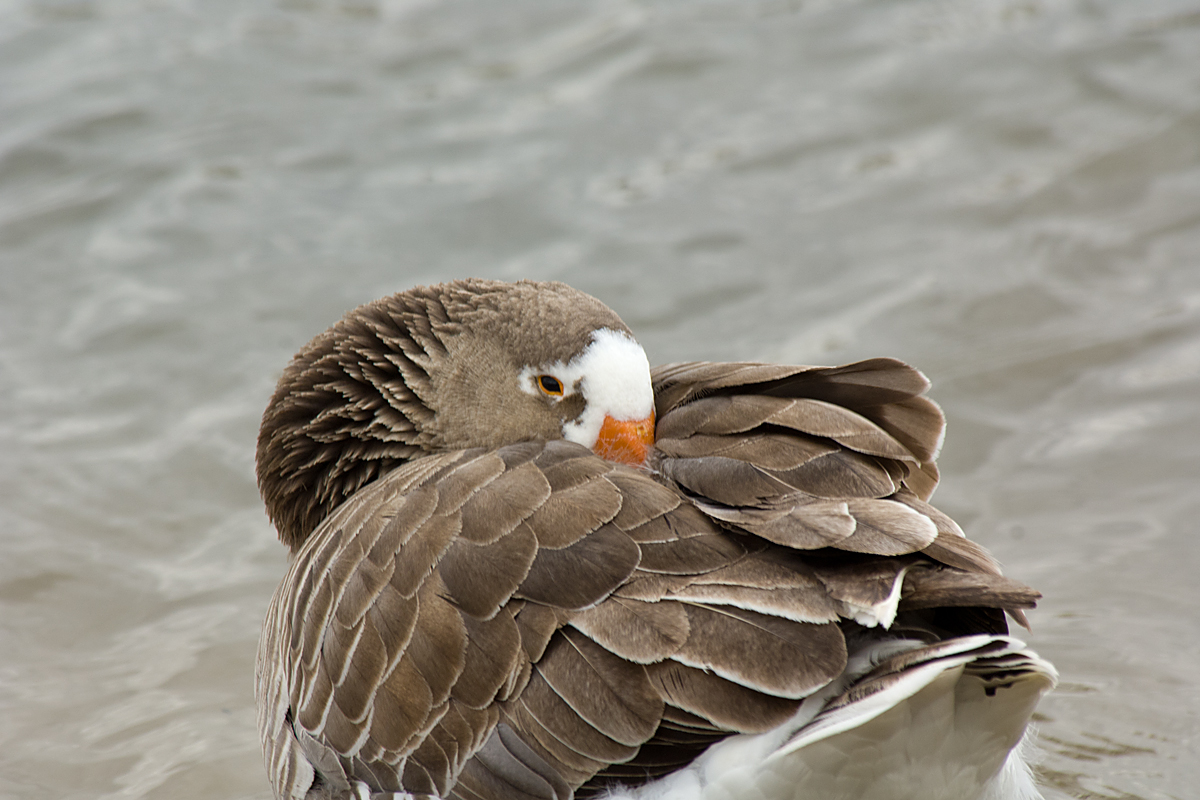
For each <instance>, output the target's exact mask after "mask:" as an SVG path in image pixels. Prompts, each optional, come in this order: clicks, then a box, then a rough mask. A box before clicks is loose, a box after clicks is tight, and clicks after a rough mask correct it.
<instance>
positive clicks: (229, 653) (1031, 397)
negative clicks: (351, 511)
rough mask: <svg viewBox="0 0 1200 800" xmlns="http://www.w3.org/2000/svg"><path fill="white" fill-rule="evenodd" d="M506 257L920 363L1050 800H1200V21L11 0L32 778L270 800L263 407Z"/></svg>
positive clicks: (757, 349)
mask: <svg viewBox="0 0 1200 800" xmlns="http://www.w3.org/2000/svg"><path fill="white" fill-rule="evenodd" d="M467 275H479V276H485V277H494V278H505V279H515V278H521V277H528V278H537V279H559V280H564V281H567V282H569V283H571V284H573V285H575V286H577V287H579V288H581V289H584V290H586V291H588V292H591V293H593V294H595V295H597V296H599V297H600V298H601V299H603V300H604V301H606V302H607V303H608V304H609V305H611V306H612V307H613V308H615V309H616V310H617V311H618V312H619V313H621V314H622V315H623V316H624V318H625V320H626V321H627V322H628V323H629V324H630V325H631V326H632V327H633V329H634V330H635V331H636V332H637V333H638V334H639V336H640V339H641V341H642V342H643V344H645V346H646V349H647V350H648V352H649V353H650V356H651V361H652V362H656V363H659V362H665V361H671V360H681V359H722V360H732V359H764V360H776V361H787V362H797V363H819V364H832V363H843V362H847V361H852V360H856V359H860V358H865V357H870V356H876V355H892V356H897V357H900V358H903V359H905V360H907V361H909V362H911V363H913V364H915V365H917V366H919V367H920V368H922V369H923V370H924V371H925V372H926V373H927V374H928V375H929V376H930V377H931V379H932V380H933V382H934V391H933V396H934V397H935V399H937V400H938V401H939V402H940V403H941V404H942V406H943V408H944V409H945V411H946V414H947V417H948V419H949V435H948V438H947V441H946V445H945V449H944V451H943V456H942V460H941V464H942V473H943V477H944V481H943V484H942V487H941V488H940V489H939V491H938V494H937V495H936V496H935V502H937V503H938V504H939V506H940V507H942V508H943V509H945V510H946V511H948V512H950V513H951V514H952V515H954V516H955V517H956V518H957V519H958V520H960V521H961V522H962V524H963V526H964V527H965V528H966V530H967V532H968V534H969V535H970V536H972V537H973V538H975V539H977V540H979V541H981V542H983V543H984V544H985V545H987V546H988V547H989V548H990V549H991V550H992V551H993V552H994V553H995V554H996V555H997V556H998V557H999V558H1000V559H1001V560H1002V561H1003V562H1004V563H1005V565H1006V568H1007V571H1008V573H1009V574H1010V575H1013V576H1014V577H1017V578H1019V579H1021V580H1024V581H1026V582H1028V583H1031V584H1032V585H1034V586H1036V587H1038V588H1039V589H1041V590H1042V591H1043V592H1044V593H1045V599H1044V601H1043V603H1042V605H1041V606H1040V608H1039V609H1038V610H1037V611H1036V612H1035V613H1034V614H1033V623H1034V628H1033V632H1032V633H1031V634H1029V636H1028V637H1027V638H1029V640H1030V641H1031V642H1032V643H1033V644H1034V646H1035V647H1036V648H1037V649H1038V650H1039V651H1040V652H1041V653H1042V654H1043V655H1045V656H1047V657H1049V658H1050V659H1052V660H1053V661H1054V662H1055V663H1056V664H1057V665H1058V667H1059V669H1060V670H1061V672H1062V678H1063V680H1062V685H1061V687H1060V688H1059V689H1058V691H1057V692H1056V693H1055V694H1054V695H1053V696H1052V697H1051V698H1050V699H1049V700H1048V701H1047V702H1046V703H1045V704H1044V705H1043V707H1042V710H1041V714H1040V716H1039V719H1040V729H1041V734H1042V737H1041V742H1042V748H1043V750H1044V753H1043V760H1042V766H1041V772H1042V775H1043V777H1044V779H1045V780H1046V782H1047V784H1048V785H1049V786H1050V787H1051V795H1052V796H1053V797H1054V798H1067V797H1069V798H1100V799H1102V800H1166V799H1167V798H1174V800H1184V799H1185V798H1194V797H1196V796H1197V794H1196V791H1197V789H1196V787H1197V786H1200V743H1198V739H1197V736H1198V733H1200V688H1198V687H1200V682H1198V679H1197V664H1198V663H1200V611H1198V608H1200V580H1198V579H1197V574H1198V572H1200V558H1198V556H1200V537H1198V534H1200V522H1198V521H1197V520H1198V519H1200V4H1198V3H1197V2H1195V1H1194V0H1192V1H1191V2H1183V1H1182V0H1139V2H1136V3H1134V2H1121V0H805V1H803V2H788V1H787V0H713V1H712V2H686V3H683V2H662V3H654V2H625V1H624V0H612V1H611V2H609V1H608V0H587V2H583V1H582V0H581V1H580V2H572V3H560V2H554V0H538V1H537V2H517V0H507V1H506V2H504V3H494V2H482V1H479V2H468V1H467V0H445V1H444V2H416V1H414V2H407V1H406V0H239V1H238V2H234V1H233V0H0V797H4V798H35V797H36V798H49V797H53V798H71V799H73V798H211V799H213V800H217V799H219V798H235V797H250V798H267V797H269V790H268V786H267V781H266V776H265V771H264V768H263V766H262V763H261V758H260V753H259V745H258V741H257V735H256V733H255V728H254V710H253V696H252V689H251V680H252V674H253V664H254V653H255V647H256V642H257V637H258V629H259V623H260V620H261V617H262V614H263V613H264V610H265V606H266V603H267V600H268V598H269V596H270V594H271V592H272V590H273V589H274V586H275V584H276V582H277V581H278V580H279V578H280V577H281V576H282V574H283V571H284V565H285V558H284V550H283V548H282V546H280V545H279V544H278V543H277V542H276V541H275V536H274V532H273V530H272V529H271V528H270V526H269V525H268V523H267V520H266V517H265V515H264V513H263V511H262V508H261V504H260V501H259V499H258V495H257V491H256V489H255V485H254V478H253V456H254V441H255V435H256V430H257V426H258V420H259V416H260V414H261V412H262V409H263V407H264V405H265V403H266V400H267V398H268V396H269V395H270V392H271V390H272V388H273V385H274V382H275V380H276V379H277V377H278V375H279V373H280V371H281V370H282V368H283V366H284V365H285V363H286V362H287V360H288V358H289V357H290V356H291V354H292V353H293V352H295V350H296V349H298V348H299V347H300V346H301V345H302V344H304V343H305V342H306V341H307V340H308V339H309V338H310V337H311V336H313V335H315V334H316V333H318V332H319V331H321V330H322V329H324V328H325V327H326V326H327V325H329V324H330V323H332V322H333V321H334V320H335V319H337V318H338V317H339V316H340V315H341V314H342V313H343V312H344V311H345V310H347V309H348V308H350V307H352V306H354V305H357V304H359V303H361V302H365V301H367V300H370V299H373V298H375V297H377V296H380V295H383V294H386V293H390V292H393V291H396V290H399V289H403V288H406V287H409V286H411V285H414V284H418V283H429V282H436V281H441V280H445V279H449V278H452V277H461V276H467Z"/></svg>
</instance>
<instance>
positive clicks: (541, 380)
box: [537, 375, 563, 397]
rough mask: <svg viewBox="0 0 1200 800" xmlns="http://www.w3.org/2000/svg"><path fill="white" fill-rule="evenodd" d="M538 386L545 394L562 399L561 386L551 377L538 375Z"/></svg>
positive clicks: (556, 379)
mask: <svg viewBox="0 0 1200 800" xmlns="http://www.w3.org/2000/svg"><path fill="white" fill-rule="evenodd" d="M537 381H538V386H539V387H540V388H541V390H542V391H543V392H545V393H546V394H550V395H554V396H555V397H562V393H563V385H562V383H560V382H559V380H558V378H556V377H554V376H553V375H538V379H537Z"/></svg>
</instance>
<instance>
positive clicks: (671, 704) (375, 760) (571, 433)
mask: <svg viewBox="0 0 1200 800" xmlns="http://www.w3.org/2000/svg"><path fill="white" fill-rule="evenodd" d="M928 385H929V384H928V382H927V381H926V379H925V377H924V376H923V375H922V374H921V373H919V372H917V371H916V370H914V369H913V368H911V367H909V366H908V365H906V364H904V363H902V362H899V361H896V360H892V359H886V358H878V359H871V360H869V361H862V362H859V363H855V364H849V365H846V366H841V367H795V366H778V365H771V364H756V363H740V364H719V363H701V362H696V363H684V364H669V365H666V366H662V367H658V368H655V369H653V370H652V369H650V366H649V363H648V361H647V359H646V355H645V353H644V351H643V350H642V348H641V347H640V346H639V345H638V344H637V342H636V341H635V340H634V338H633V335H632V333H631V332H630V330H629V328H627V327H626V326H625V324H624V323H623V322H621V320H620V319H619V318H618V317H617V315H616V314H615V313H613V312H612V311H611V310H609V309H608V308H607V307H606V306H604V305H603V304H602V303H600V302H599V301H598V300H596V299H594V298H592V297H590V296H588V295H586V294H583V293H582V292H579V291H576V290H574V289H572V288H570V287H568V286H566V285H564V284H561V283H535V282H526V281H523V282H518V283H502V282H495V281H484V280H464V281H455V282H452V283H447V284H443V285H439V286H430V287H418V288H415V289H411V290H409V291H406V292H401V293H399V294H395V295H392V296H390V297H386V298H383V299H381V300H378V301H375V302H372V303H368V304H366V305H364V306H361V307H359V308H357V309H354V310H353V311H351V312H349V313H348V314H347V315H346V316H345V317H344V318H343V319H342V320H341V321H339V322H337V323H336V324H335V325H334V326H333V327H331V328H330V329H329V330H327V331H326V332H324V333H322V334H321V335H319V336H317V337H316V338H315V339H313V340H312V341H311V342H310V343H309V344H308V345H307V346H305V347H304V348H303V349H302V350H301V351H300V352H299V353H298V354H297V355H296V356H295V358H294V359H293V360H292V362H291V364H290V365H289V366H288V367H287V368H286V369H285V371H284V373H283V376H282V378H281V379H280V381H279V385H278V387H277V388H276V390H275V393H274V396H273V397H272V398H271V401H270V404H269V406H268V408H267V410H266V412H265V413H264V415H263V421H262V428H261V431H260V434H259V439H258V452H257V476H258V483H259V488H260V490H261V492H262V496H263V498H264V501H265V503H266V507H267V511H268V513H269V516H270V518H271V520H272V521H273V523H274V524H275V526H276V528H277V530H278V532H279V536H280V538H281V540H282V541H283V542H284V543H285V544H286V545H287V546H288V547H289V548H290V550H291V561H290V568H289V569H288V572H287V574H286V576H285V577H284V579H283V582H282V583H281V584H280V585H279V588H278V590H277V591H276V592H275V595H274V597H273V598H272V601H271V604H270V608H269V611H268V613H267V617H266V622H265V624H264V627H263V633H262V639H261V642H260V646H259V654H258V666H257V670H256V680H255V694H256V698H257V705H258V724H259V730H260V733H261V736H262V741H263V747H264V752H265V758H266V763H267V767H268V773H269V776H270V780H271V783H272V786H273V788H274V792H275V796H276V797H277V798H289V799H290V800H301V799H302V798H305V799H307V800H316V798H363V799H365V798H406V799H407V798H440V799H441V800H571V798H576V800H583V799H584V798H599V797H610V798H641V799H643V800H650V799H651V798H656V799H657V800H668V799H669V800H684V799H685V798H686V799H687V800H698V799H700V798H703V799H705V800H733V798H745V799H747V800H851V799H853V800H979V799H982V798H986V799H987V800H1001V799H1003V800H1013V799H1015V798H1035V797H1039V795H1038V794H1037V790H1036V788H1035V787H1034V785H1033V782H1032V780H1031V778H1030V776H1029V771H1028V769H1027V768H1025V767H1024V766H1023V763H1022V761H1021V758H1020V753H1019V751H1020V748H1019V747H1018V744H1019V743H1020V742H1021V740H1022V738H1023V736H1024V734H1025V731H1026V727H1027V724H1028V720H1029V718H1030V715H1031V714H1032V712H1033V709H1034V706H1035V705H1036V703H1037V701H1038V699H1039V698H1040V697H1041V695H1042V694H1043V693H1044V692H1045V691H1047V690H1048V689H1049V688H1050V687H1051V686H1052V685H1053V684H1054V682H1055V673H1054V669H1053V667H1051V666H1050V665H1049V664H1048V663H1046V662H1045V661H1043V660H1041V659H1040V658H1038V656H1037V655H1036V654H1034V653H1033V652H1031V651H1030V650H1028V649H1026V648H1025V645H1024V644H1023V643H1022V642H1020V641H1018V640H1016V639H1014V638H1012V637H1010V636H1009V631H1008V624H1007V621H1006V616H1005V615H1006V614H1007V615H1008V616H1009V617H1011V618H1012V619H1014V620H1015V621H1016V622H1018V623H1021V624H1024V623H1025V618H1024V615H1023V612H1022V609H1026V608H1030V607H1032V606H1033V605H1034V603H1035V601H1036V600H1037V598H1038V597H1039V595H1038V594H1037V593H1036V592H1035V591H1033V590H1032V589H1030V588H1028V587H1026V586H1024V585H1023V584H1020V583H1018V582H1016V581H1014V580H1011V579H1009V578H1006V577H1003V576H1002V575H1001V572H1000V569H999V568H998V566H997V564H996V562H995V561H994V560H993V559H992V558H991V557H990V556H989V555H988V553H987V552H986V551H984V550H983V548H981V547H980V546H979V545H977V544H974V543H973V542H971V541H970V540H968V539H967V538H966V537H965V536H964V535H963V532H962V531H961V530H960V528H959V526H958V525H956V524H955V523H954V522H953V521H952V520H951V519H950V518H949V517H947V516H946V515H945V514H943V513H941V512H939V511H938V510H936V509H935V508H934V507H932V506H931V505H929V504H928V503H927V500H928V499H929V496H930V494H931V493H932V492H933V489H934V487H935V486H936V484H937V480H938V472H937V469H936V467H935V465H934V460H935V458H936V456H937V452H938V449H939V447H940V445H941V439H942V429H943V424H944V421H943V416H942V413H941V411H940V409H939V408H938V407H937V405H935V404H934V403H933V402H932V401H930V400H929V399H927V398H926V397H924V393H925V391H926V389H927V388H928Z"/></svg>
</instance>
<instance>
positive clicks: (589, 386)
mask: <svg viewBox="0 0 1200 800" xmlns="http://www.w3.org/2000/svg"><path fill="white" fill-rule="evenodd" d="M539 375H553V376H554V377H555V378H557V379H558V380H559V382H560V383H561V384H562V385H563V396H564V397H570V396H571V395H573V394H575V393H576V391H579V392H582V393H583V396H584V397H585V398H586V400H587V402H586V404H585V405H584V407H583V413H582V414H581V415H580V416H579V418H578V419H576V420H575V421H573V422H568V423H566V424H564V425H563V438H564V439H567V440H568V441H571V442H576V443H578V444H581V445H583V446H584V447H587V448H591V447H594V446H595V444H596V439H597V438H599V436H600V427H601V426H602V425H603V424H604V417H605V416H610V417H612V418H613V419H615V420H617V421H618V422H624V421H627V420H640V419H645V418H646V417H648V416H650V413H651V412H652V411H653V410H654V390H653V389H652V388H651V387H650V361H649V360H648V359H647V358H646V351H645V350H643V349H642V346H641V345H640V344H638V343H637V342H635V341H634V340H633V339H631V338H630V337H629V336H628V335H627V334H624V333H620V332H619V331H614V330H611V329H609V328H601V329H600V330H598V331H596V332H595V333H593V334H592V341H591V344H589V345H588V346H587V347H586V348H584V350H583V352H582V353H580V354H579V355H577V356H575V358H573V359H571V360H570V361H568V362H566V363H563V362H561V361H556V362H555V363H553V364H543V365H541V366H538V367H526V368H525V369H523V370H521V374H520V376H519V384H520V386H521V388H522V390H524V391H526V392H528V393H530V394H538V393H539V390H538V388H537V386H536V381H537V376H539ZM577 383H578V385H579V387H578V389H576V384H577Z"/></svg>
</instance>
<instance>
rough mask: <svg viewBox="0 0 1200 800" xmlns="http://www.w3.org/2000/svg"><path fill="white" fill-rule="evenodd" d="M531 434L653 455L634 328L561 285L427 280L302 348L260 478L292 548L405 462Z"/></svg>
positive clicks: (284, 383) (275, 404) (266, 439)
mask: <svg viewBox="0 0 1200 800" xmlns="http://www.w3.org/2000/svg"><path fill="white" fill-rule="evenodd" d="M532 439H567V440H569V441H572V442H575V443H577V444H580V445H582V446H584V447H587V448H590V449H592V450H594V451H595V452H596V453H597V454H599V455H602V456H604V457H606V458H609V459H611V460H615V461H621V462H624V463H627V464H631V465H641V464H643V463H644V461H645V459H646V456H647V451H648V448H649V446H650V445H651V444H653V441H654V394H653V390H652V389H651V384H650V365H649V362H648V360H647V358H646V354H645V351H644V350H643V349H642V347H641V346H640V345H639V344H638V343H637V342H636V341H635V340H634V338H633V334H632V333H631V332H630V330H629V328H628V327H626V325H625V323H623V322H622V321H621V319H620V318H619V317H618V316H617V315H616V314H615V313H614V312H613V311H612V310H611V309H609V308H608V307H607V306H605V305H604V304H603V303H601V302H600V301H599V300H596V299H595V298H593V297H590V296H589V295H586V294H584V293H583V292H580V291H577V290H575V289H572V288H571V287H569V286H567V285H565V284H562V283H539V282H532V281H521V282H518V283H502V282H499V281H484V280H463V281H454V282H452V283H446V284H441V285H437V286H428V287H417V288H414V289H410V290H408V291H405V292H400V293H398V294H394V295H391V296H390V297H385V298H383V299H380V300H377V301H375V302H372V303H367V304H366V305H363V306H359V307H358V308H356V309H354V310H352V311H350V312H349V313H347V314H346V316H344V317H343V318H342V319H341V320H340V321H338V322H337V323H336V324H335V325H333V326H332V327H331V328H330V329H329V330H327V331H325V332H324V333H322V334H321V335H319V336H317V337H316V338H315V339H313V340H312V341H311V342H309V343H308V344H307V345H306V346H305V347H304V348H303V349H301V350H300V352H299V353H297V354H296V356H295V357H294V358H293V359H292V362H291V363H290V364H289V365H288V367H287V368H286V369H285V370H284V373H283V376H282V377H281V378H280V380H279V384H278V386H277V387H276V389H275V393H274V395H273V396H272V398H271V401H270V403H269V404H268V406H267V409H266V412H265V413H264V414H263V422H262V427H261V429H260V431H259V437H258V452H257V475H258V485H259V490H260V492H261V493H262V495H263V499H264V501H265V502H266V506H267V512H268V514H269V516H270V517H271V520H272V522H274V524H275V526H276V528H277V529H278V531H279V535H280V539H282V540H283V541H284V542H285V543H286V544H288V545H289V546H290V547H291V548H292V549H293V550H295V549H296V548H298V547H299V545H300V544H301V543H302V542H303V541H304V539H305V538H306V537H307V536H308V534H309V533H310V532H311V531H312V530H313V528H315V527H316V526H317V524H319V523H320V522H321V520H322V519H324V518H325V517H326V516H328V515H329V513H330V512H331V511H333V509H334V508H336V507H337V506H338V505H340V504H341V503H342V502H343V501H344V500H345V499H346V498H348V497H350V496H351V495H352V494H354V493H355V492H357V491H358V490H359V489H361V488H362V487H363V486H365V485H366V484H368V483H370V482H371V481H373V480H375V479H376V478H378V477H379V476H380V475H382V474H384V473H386V472H387V471H389V470H390V469H393V468H394V467H396V466H398V465H399V464H402V463H404V462H406V461H409V460H412V459H414V458H419V457H421V456H423V455H428V454H431V453H438V452H446V451H451V450H459V449H467V448H473V447H485V448H495V447H501V446H504V445H508V444H514V443H517V442H522V441H528V440H532Z"/></svg>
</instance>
